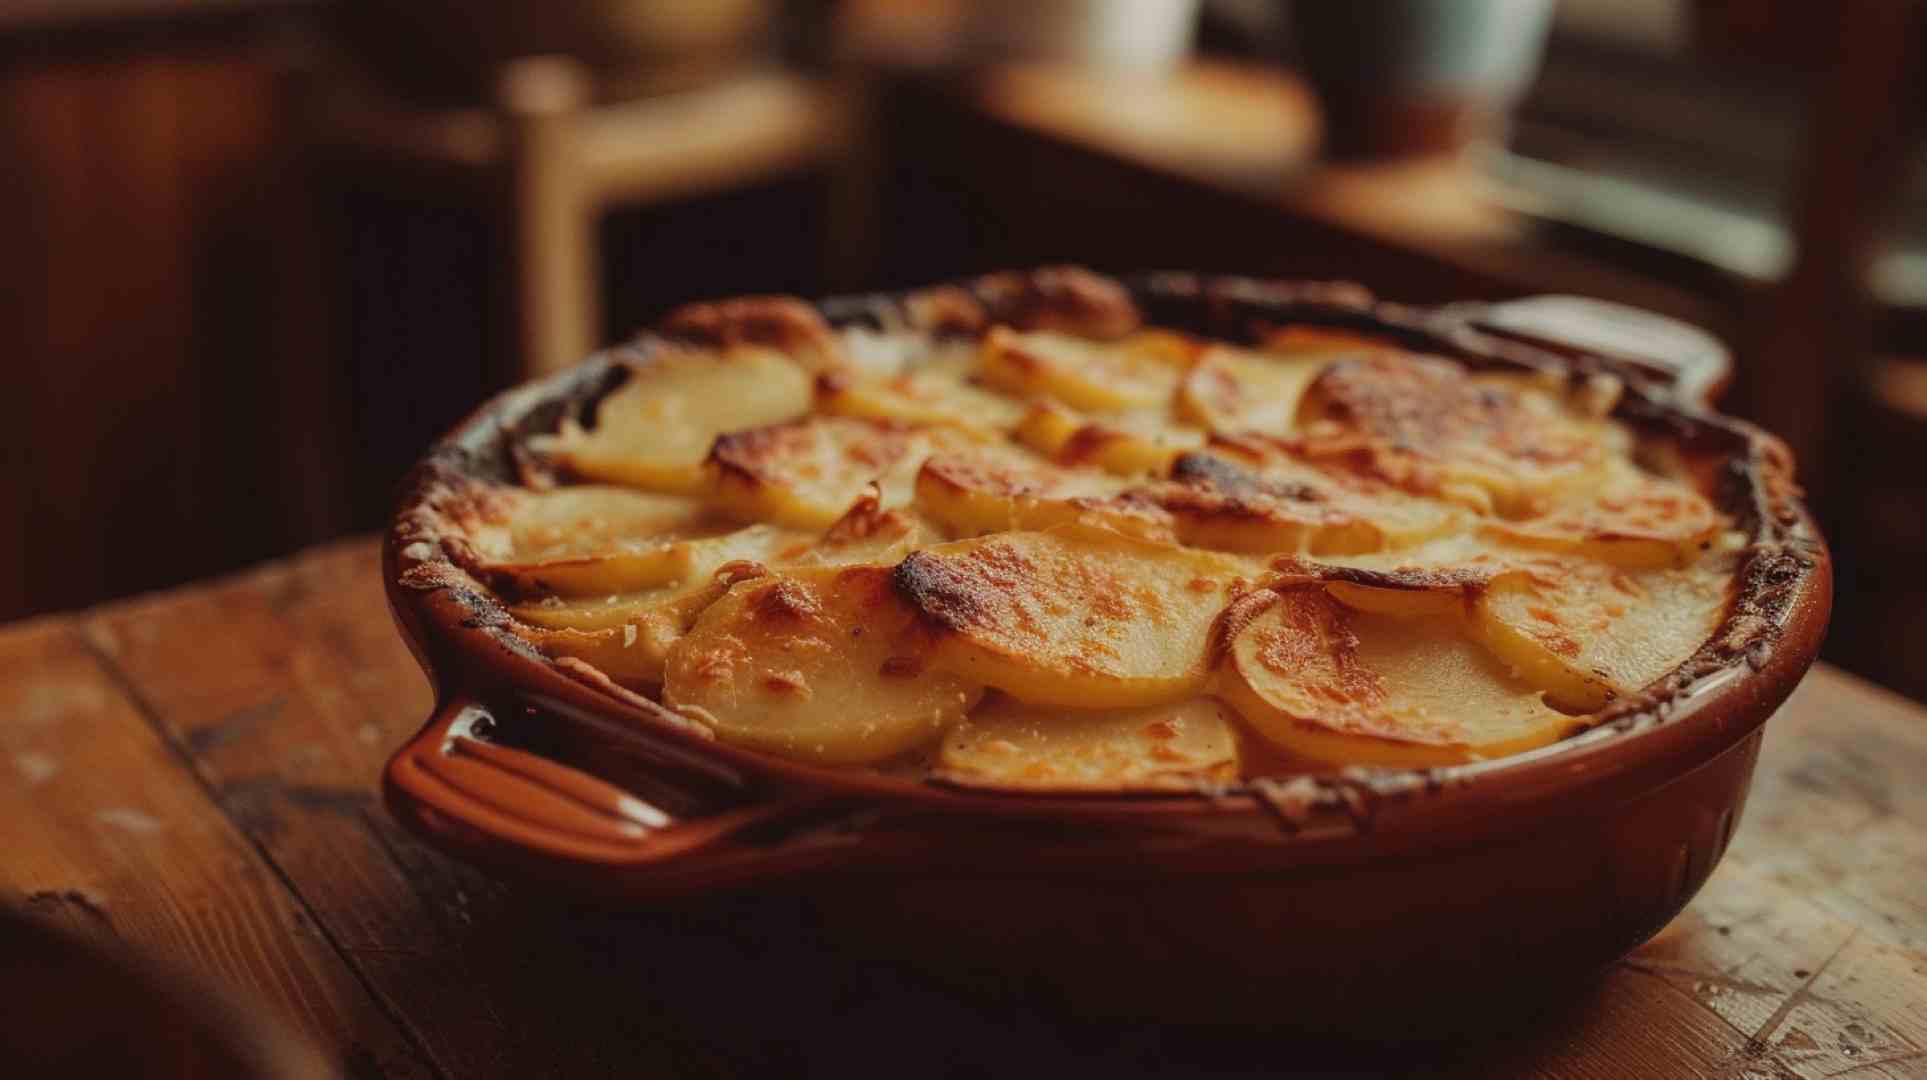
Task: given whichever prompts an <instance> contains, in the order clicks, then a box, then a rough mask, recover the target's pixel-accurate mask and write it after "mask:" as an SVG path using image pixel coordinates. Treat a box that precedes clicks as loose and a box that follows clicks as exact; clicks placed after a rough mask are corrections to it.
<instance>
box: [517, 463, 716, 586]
mask: <svg viewBox="0 0 1927 1080" xmlns="http://www.w3.org/2000/svg"><path fill="white" fill-rule="evenodd" d="M506 505H507V506H508V508H509V510H508V515H509V516H508V523H507V527H506V528H503V529H501V530H498V532H499V535H500V542H499V543H498V544H495V545H490V546H492V547H494V549H495V550H491V551H486V552H484V553H483V561H484V564H485V565H484V569H485V570H487V571H488V572H489V573H491V574H493V575H496V576H498V577H500V578H503V579H507V580H509V581H511V582H513V583H514V585H515V587H516V588H517V589H518V590H521V591H524V592H531V591H533V592H557V593H562V594H565V595H571V596H585V595H597V596H600V595H607V594H609V593H612V592H631V591H634V590H637V589H647V588H651V587H653V586H656V585H660V584H662V583H664V582H666V581H672V580H674V579H675V578H677V577H678V576H680V575H681V573H682V572H683V569H684V567H683V559H682V557H681V555H680V553H679V551H678V550H677V549H676V547H675V544H676V541H678V540H682V539H686V538H688V537H690V536H693V535H700V534H701V533H703V532H708V531H713V527H712V526H711V525H710V523H708V522H707V521H705V514H704V509H703V504H702V503H701V502H700V501H698V500H696V499H691V498H687V497H684V496H681V495H657V494H651V493H648V492H641V491H632V490H630V489H628V488H620V487H609V486H605V485H601V484H583V485H580V486H575V487H561V488H554V489H551V490H548V491H524V490H519V489H518V490H516V491H514V492H512V493H510V494H509V495H508V496H507V497H506Z"/></svg>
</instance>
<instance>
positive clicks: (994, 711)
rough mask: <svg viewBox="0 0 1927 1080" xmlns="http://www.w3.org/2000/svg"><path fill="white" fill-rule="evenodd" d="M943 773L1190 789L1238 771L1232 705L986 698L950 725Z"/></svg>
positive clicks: (1055, 787) (1066, 784) (968, 779)
mask: <svg viewBox="0 0 1927 1080" xmlns="http://www.w3.org/2000/svg"><path fill="white" fill-rule="evenodd" d="M937 773H938V775H940V776H942V777H943V778H944V779H946V780H950V781H953V782H956V783H962V784H970V785H984V786H994V787H1006V788H1009V787H1015V788H1046V789H1049V790H1052V791H1065V790H1080V789H1081V790H1092V791H1146V790H1148V791H1157V790H1191V789H1194V788H1195V787H1196V786H1197V785H1198V784H1199V783H1200V782H1206V783H1221V782H1225V781H1229V780H1234V779H1236V778H1237V775H1238V735H1237V732H1236V730H1235V729H1234V728H1233V727H1232V720H1231V718H1230V710H1229V708H1228V707H1227V706H1225V705H1223V704H1221V703H1220V702H1218V701H1215V700H1213V699H1211V698H1191V699H1189V700H1186V701H1181V702H1175V703H1172V704H1169V705H1153V706H1151V707H1149V708H1145V709H1062V708H1050V707H1039V706H1035V705H1025V704H1022V703H1020V702H1018V701H1016V700H1014V699H1012V698H1008V697H1002V696H1000V697H998V698H996V699H995V700H993V701H989V702H986V703H985V704H984V705H982V706H981V707H979V708H978V709H977V710H976V711H974V712H972V713H971V714H970V716H969V718H968V719H966V720H965V721H964V722H963V723H961V724H958V725H957V726H956V727H954V728H952V729H950V734H949V735H947V736H945V737H944V740H943V748H942V749H941V750H940V751H939V752H938V755H937Z"/></svg>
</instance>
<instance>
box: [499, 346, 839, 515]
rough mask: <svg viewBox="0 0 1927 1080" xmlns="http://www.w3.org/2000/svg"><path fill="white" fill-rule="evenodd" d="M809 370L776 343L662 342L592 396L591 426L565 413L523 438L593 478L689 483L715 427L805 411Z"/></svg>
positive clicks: (698, 476)
mask: <svg viewBox="0 0 1927 1080" xmlns="http://www.w3.org/2000/svg"><path fill="white" fill-rule="evenodd" d="M810 381H811V380H810V376H809V374H808V373H807V372H805V371H804V370H803V369H802V368H801V367H799V366H798V365H796V364H794V363H791V362H790V361H789V360H788V359H786V358H784V357H783V356H782V355H781V354H780V353H775V352H772V351H770V350H768V349H762V348H754V347H742V348H734V349H729V350H727V351H724V352H698V351H676V352H663V353H659V354H657V355H656V356H654V357H652V358H651V359H650V360H649V361H648V362H647V363H644V364H642V365H640V366H639V367H637V368H636V370H635V371H634V373H633V374H632V375H631V376H630V377H629V379H628V381H627V382H625V383H623V384H622V385H621V386H619V387H617V388H616V389H615V390H614V391H612V392H611V393H610V394H609V395H608V396H607V397H605V398H603V399H602V401H601V402H600V403H599V404H598V405H597V406H596V412H595V426H593V427H591V428H588V429H584V428H582V427H581V426H579V425H577V424H576V423H575V422H574V421H573V420H570V421H565V422H564V424H563V426H562V429H561V430H560V431H558V432H557V433H556V434H554V435H551V436H543V437H540V438H537V439H534V440H531V444H530V445H531V446H532V447H534V448H535V449H536V450H537V451H539V452H541V453H545V454H547V455H549V456H550V457H551V458H553V459H555V460H557V461H559V462H561V463H563V464H564V465H566V466H568V467H569V468H570V469H572V470H574V471H575V472H577V473H579V474H581V475H583V476H587V477H591V478H594V479H597V480H606V481H609V482H611V483H617V484H626V485H629V486H631V487H639V488H645V489H648V490H650V491H667V492H684V493H688V492H694V491H697V490H699V489H700V488H701V487H702V486H703V482H704V477H703V460H704V459H705V458H706V457H708V455H709V448H710V445H711V444H712V443H714V442H715V441H716V436H718V435H721V434H723V433H724V432H729V431H736V430H739V429H741V428H747V427H757V426H760V425H763V424H773V423H777V422H779V421H783V420H790V419H794V418H796V417H798V416H801V415H803V414H804V413H806V412H808V411H809V408H810V393H811V391H810Z"/></svg>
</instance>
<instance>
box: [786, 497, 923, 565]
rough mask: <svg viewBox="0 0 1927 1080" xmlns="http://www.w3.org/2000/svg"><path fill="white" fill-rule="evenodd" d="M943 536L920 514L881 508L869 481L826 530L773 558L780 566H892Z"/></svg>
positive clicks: (880, 500)
mask: <svg viewBox="0 0 1927 1080" xmlns="http://www.w3.org/2000/svg"><path fill="white" fill-rule="evenodd" d="M943 539H944V536H943V533H942V532H940V531H939V530H938V527H937V525H936V524H935V523H934V522H932V521H930V520H928V519H927V518H925V517H924V516H923V515H922V514H919V513H917V512H916V511H913V510H908V509H893V510H886V509H884V507H883V498H882V494H881V489H880V488H879V487H878V486H877V485H876V484H871V485H870V487H869V488H868V489H867V490H866V491H865V492H864V493H863V496H862V497H861V498H859V499H857V501H856V505H855V506H852V507H850V509H849V512H848V513H846V514H844V515H843V516H842V517H841V518H839V519H838V520H837V522H836V524H834V525H831V526H830V528H829V531H828V532H826V533H824V534H823V535H822V536H821V537H818V538H817V539H816V540H814V541H808V542H805V543H800V544H797V545H796V546H795V547H793V548H790V549H788V550H785V551H783V552H780V553H778V555H777V557H776V558H777V562H778V563H779V564H780V565H783V566H854V565H856V564H858V563H878V564H885V565H894V564H895V563H898V562H901V561H902V560H903V557H904V556H906V555H908V554H910V553H911V552H912V551H915V550H916V549H918V548H920V547H927V546H929V545H931V544H935V543H939V542H941V541H942V540H943Z"/></svg>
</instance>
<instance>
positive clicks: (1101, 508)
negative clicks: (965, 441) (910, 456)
mask: <svg viewBox="0 0 1927 1080" xmlns="http://www.w3.org/2000/svg"><path fill="white" fill-rule="evenodd" d="M1123 487H1124V482H1123V481H1121V480H1118V479H1117V478H1115V477H1112V476H1108V475H1106V474H1104V473H1100V472H1095V471H1093V470H1088V469H1063V468H1059V467H1057V466H1055V465H1050V464H1047V463H1045V462H1043V461H1041V460H1039V459H1038V458H1037V457H1036V455H1034V454H1029V453H1026V452H1024V451H1022V450H1019V449H1016V448H1015V447H1007V446H984V447H979V448H974V449H970V450H965V451H962V452H959V453H951V454H938V455H936V456H934V457H932V458H931V459H930V460H929V461H926V462H924V464H923V468H922V469H921V470H920V471H919V472H918V473H917V487H916V491H917V496H916V505H917V509H918V510H920V511H922V512H923V513H924V514H926V515H928V516H929V517H930V518H932V519H934V520H936V521H938V522H940V523H942V524H943V525H944V526H945V527H946V528H948V529H949V530H950V531H951V532H952V533H953V534H956V535H960V536H975V535H980V534H982V533H991V532H1005V531H1009V530H1012V529H1044V528H1049V527H1051V526H1053V525H1062V524H1064V523H1066V522H1072V521H1092V522H1097V523H1100V524H1104V525H1108V526H1110V527H1112V528H1115V529H1117V530H1119V531H1120V532H1126V533H1130V534H1132V535H1134V536H1144V537H1150V538H1164V539H1168V538H1169V537H1170V519H1169V517H1168V516H1167V515H1165V514H1163V513H1162V512H1160V511H1158V510H1157V509H1156V508H1155V507H1150V506H1145V505H1142V504H1139V503H1135V502H1130V501H1127V500H1120V499H1118V498H1117V497H1116V496H1117V495H1118V494H1119V492H1121V491H1122V490H1123Z"/></svg>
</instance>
